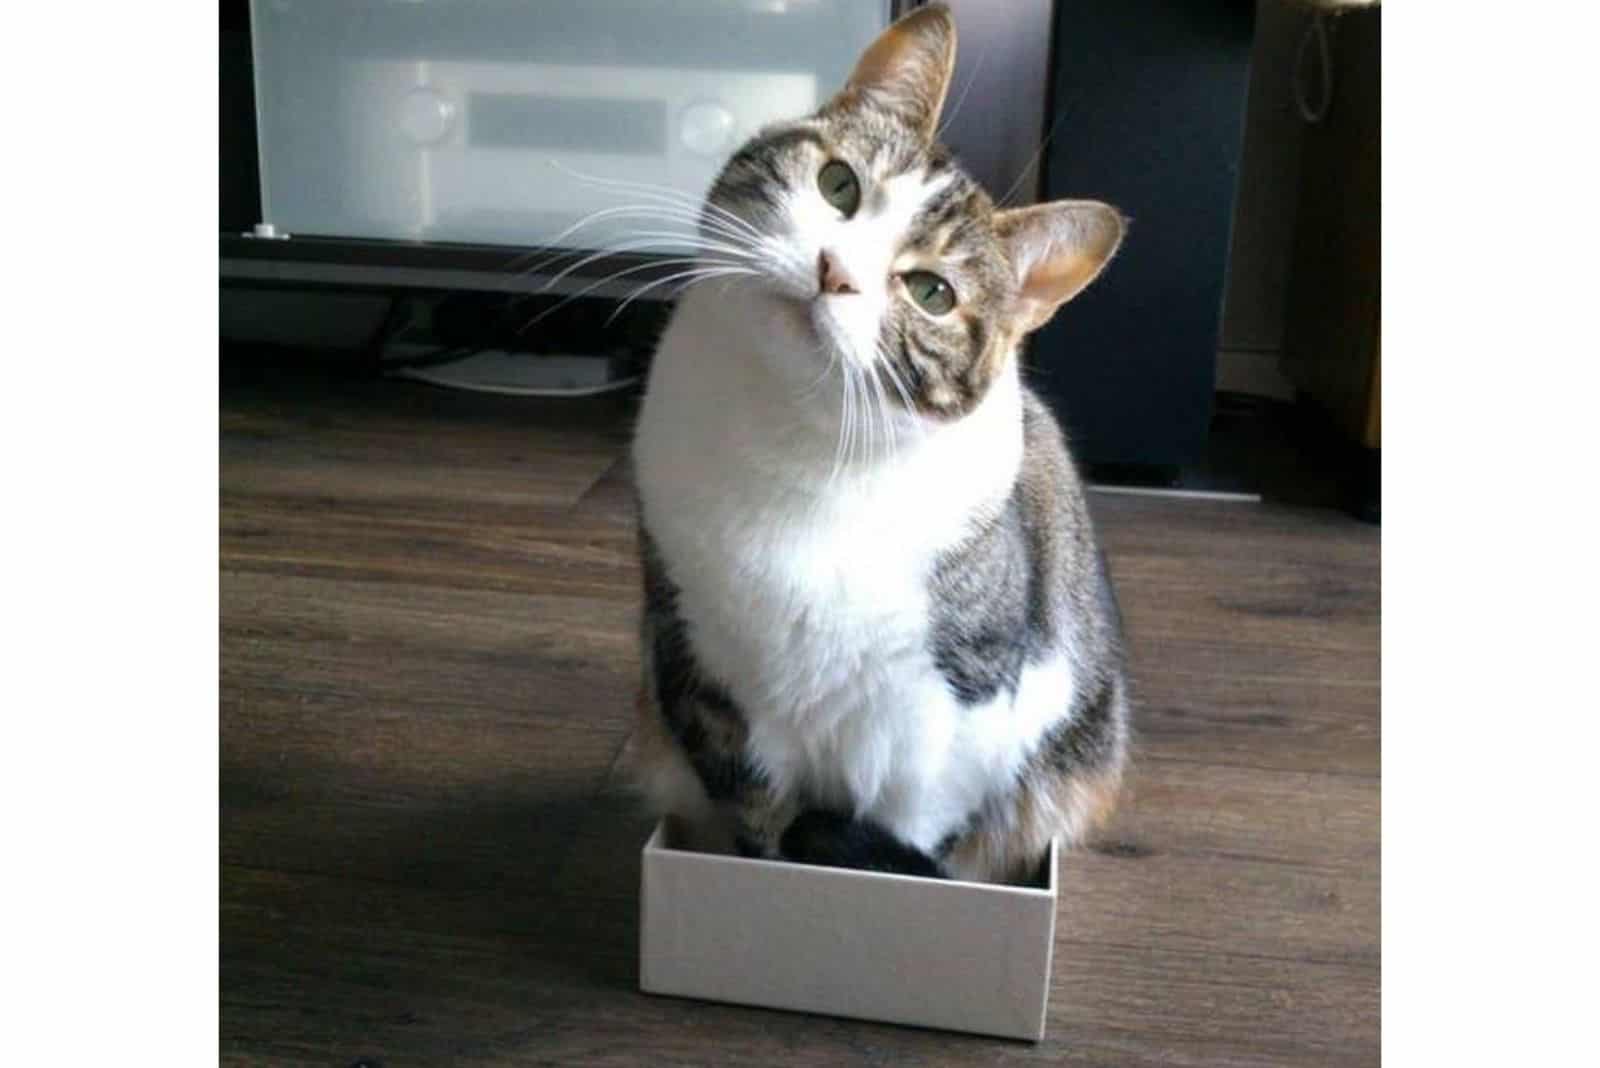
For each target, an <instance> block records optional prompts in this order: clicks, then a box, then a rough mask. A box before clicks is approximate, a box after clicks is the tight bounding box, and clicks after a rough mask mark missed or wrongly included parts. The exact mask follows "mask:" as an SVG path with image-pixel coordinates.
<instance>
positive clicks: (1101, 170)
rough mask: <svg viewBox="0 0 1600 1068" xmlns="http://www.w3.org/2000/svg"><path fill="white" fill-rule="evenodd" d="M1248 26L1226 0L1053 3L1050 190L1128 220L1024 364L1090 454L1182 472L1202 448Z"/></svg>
mask: <svg viewBox="0 0 1600 1068" xmlns="http://www.w3.org/2000/svg"><path fill="white" fill-rule="evenodd" d="M1253 23H1254V8H1253V5H1251V4H1249V3H1238V2H1218V0H1212V2H1203V0H1117V2H1115V3H1106V2H1103V0H1058V2H1057V3H1056V5H1055V27H1054V43H1053V46H1052V61H1051V76H1050V77H1051V96H1050V105H1049V109H1048V113H1047V116H1046V124H1047V131H1046V132H1047V134H1048V135H1049V137H1050V140H1049V143H1048V145H1047V147H1046V150H1045V170H1044V176H1043V183H1042V184H1043V192H1042V196H1041V199H1057V198H1062V197H1087V198H1094V199H1098V200H1106V201H1109V202H1110V203H1112V204H1115V205H1116V206H1117V207H1118V208H1120V209H1121V210H1122V212H1123V213H1124V214H1125V215H1127V216H1128V217H1129V219H1130V224H1129V229H1128V234H1127V237H1126V240H1125V241H1124V243H1123V246H1122V250H1121V253H1120V254H1119V255H1118V257H1117V259H1116V261H1115V262H1113V263H1112V264H1111V266H1110V267H1109V268H1107V270H1106V272H1105V274H1103V275H1102V276H1101V278H1100V280H1099V281H1097V282H1096V283H1095V284H1094V285H1092V286H1090V287H1089V289H1088V290H1086V291H1085V292H1084V293H1083V294H1082V295H1081V296H1079V297H1078V299H1077V300H1075V301H1073V302H1072V303H1070V304H1068V305H1067V306H1066V307H1065V308H1063V309H1062V310H1061V311H1060V313H1059V314H1058V315H1057V316H1056V319H1055V321H1054V322H1052V323H1051V324H1050V325H1048V326H1046V327H1045V328H1044V329H1042V330H1040V331H1039V333H1038V334H1037V335H1036V336H1035V338H1034V339H1033V342H1032V344H1031V347H1030V350H1029V355H1028V358H1027V359H1028V368H1029V371H1028V376H1029V380H1030V381H1031V382H1032V383H1033V384H1034V385H1035V386H1036V387H1037V388H1038V389H1039V390H1040V392H1041V393H1043V394H1044V396H1045V397H1046V399H1047V400H1049V402H1050V403H1051V405H1052V406H1053V407H1054V408H1055V410H1056V411H1057V413H1058V414H1059V415H1060V416H1061V417H1062V419H1063V421H1064V422H1065V424H1066V428H1067V433H1068V435H1069V437H1070V439H1071V440H1072V442H1073V447H1074V450H1075V452H1076V454H1077V456H1078V458H1079V459H1080V460H1081V461H1083V462H1085V463H1087V464H1091V465H1099V464H1132V465H1149V466H1153V467H1160V468H1175V467H1177V466H1179V465H1181V464H1184V463H1187V462H1189V461H1192V460H1194V459H1195V458H1196V457H1197V455H1198V454H1199V452H1200V451H1201V449H1202V448H1203V446H1204V444H1205V438H1206V428H1207V424H1208V421H1209V417H1210V412H1211V400H1212V391H1213V388H1214V379H1215V366H1216V349H1217V339H1218V329H1219V324H1220V320H1221V314H1222V295H1223V283H1224V279H1225V277H1226V273H1227V262H1228V245H1229V238H1230V233H1231V228H1232V217H1233V202H1234V191H1235V186H1236V183H1237V178H1238V174H1239V156H1240V148H1241V141H1242V134H1243V127H1244V106H1245V92H1246V88H1247V82H1248V78H1249V67H1250V43H1251V33H1252V27H1253Z"/></svg>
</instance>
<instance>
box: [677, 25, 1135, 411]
mask: <svg viewBox="0 0 1600 1068" xmlns="http://www.w3.org/2000/svg"><path fill="white" fill-rule="evenodd" d="M955 49H956V32H955V23H954V21H953V20H952V19H951V16H950V13H949V11H948V10H947V9H946V8H944V7H943V6H933V7H923V8H918V9H917V10H915V11H913V12H912V13H911V14H909V15H907V16H906V17H904V18H902V19H900V20H899V21H898V22H896V23H895V24H894V25H893V26H891V27H890V28H889V29H888V30H886V31H885V32H884V33H883V34H882V35H881V36H880V37H879V38H878V39H877V40H876V41H874V42H873V44H872V45H871V46H870V47H869V48H868V49H867V50H866V52H865V53H864V54H863V55H862V57H861V59H860V61H859V62H858V64H857V65H856V68H855V70H854V72H853V73H852V74H851V76H850V79H849V81H848V82H847V83H846V85H845V87H844V88H843V89H842V90H841V91H840V92H839V93H838V94H837V95H836V96H834V97H833V98H832V99H831V100H829V101H828V102H827V103H826V104H825V105H823V107H822V108H821V109H820V110H819V111H818V112H817V113H816V114H815V115H811V116H808V117H806V118H804V119H800V120H797V121H794V122H788V123H781V124H778V125H775V126H772V127H769V128H767V129H765V130H763V131H761V133H759V134H758V135H757V136H756V137H755V138H753V139H752V140H751V141H750V142H749V143H748V144H746V145H745V146H743V147H742V148H741V149H740V150H739V151H738V152H737V153H735V154H734V156H733V157H732V159H731V160H730V161H729V162H728V164H727V166H726V167H725V168H724V170H723V171H722V173H721V175H720V176H719V177H718V179H717V181H716V183H715V184H714V185H713V187H712V190H711V193H710V196H709V198H708V201H707V206H706V209H705V214H704V215H703V217H702V218H703V222H702V229H703V232H704V233H705V235H706V238H707V240H708V241H709V242H722V243H724V244H725V245H728V246H731V245H741V246H749V245H753V247H754V254H753V255H752V256H751V257H750V261H751V265H752V266H753V267H754V269H755V270H756V271H757V272H758V279H757V281H756V282H755V283H754V285H755V288H756V290H757V292H758V293H759V294H760V299H761V300H763V301H764V302H765V303H766V304H767V305H769V307H768V309H767V310H768V311H769V312H770V313H771V314H772V324H773V325H772V328H773V329H774V330H776V331H778V332H780V334H788V335H789V336H788V337H787V338H784V340H785V341H787V342H788V344H785V345H781V346H775V348H776V349H778V350H779V351H777V352H776V358H780V359H793V358H794V354H795V353H802V354H807V355H810V354H815V356H816V358H817V361H818V362H817V363H816V364H815V365H814V366H812V367H810V368H807V369H800V370H801V371H802V373H804V372H805V371H809V373H810V377H811V378H813V379H814V378H815V377H816V373H817V371H818V370H820V368H821V367H822V366H825V365H826V363H827V361H829V360H831V359H839V360H844V361H850V363H851V365H852V367H853V368H856V369H859V370H862V371H866V372H868V373H871V374H878V375H881V376H883V377H884V378H886V379H887V380H888V381H889V382H890V383H892V384H894V385H895V386H896V387H897V388H896V389H893V390H889V391H888V395H889V396H892V397H894V398H896V400H897V402H898V403H900V404H902V405H905V404H906V403H907V401H909V407H910V408H911V409H912V410H913V411H915V412H917V413H919V414H921V415H923V416H927V417H932V418H938V419H949V418H954V417H957V416H960V415H961V414H964V413H965V412H967V411H970V410H971V409H972V407H973V406H975V405H976V404H977V403H978V402H979V401H980V400H981V399H982V397H983V396H984V395H985V393H986V392H987V391H988V388H989V385H990V384H991V383H992V382H993V381H994V380H995V378H996V376H997V375H998V374H999V373H1000V372H1001V371H1002V370H1003V369H1004V368H1005V367H1006V366H1007V364H1008V362H1009V361H1010V359H1011V358H1012V355H1013V353H1014V352H1015V350H1016V346H1017V344H1018V342H1019V341H1020V340H1021V339H1022V338H1023V337H1024V336H1025V335H1026V334H1027V333H1028V332H1030V331H1032V330H1034V329H1036V328H1038V327H1039V326H1042V325H1043V324H1044V323H1045V322H1046V321H1048V320H1049V318H1050V317H1051V316H1052V315H1053V314H1054V313H1055V310H1056V309H1057V308H1058V307H1060V305H1061V304H1062V303H1064V302H1065V301H1067V300H1069V299H1071V298H1072V297H1073V296H1074V295H1075V294H1076V293H1078V292H1079V291H1080V290H1081V289H1083V287H1084V286H1086V285H1088V284H1089V282H1091V281H1092V280H1093V279H1094V277H1095V276H1096V275H1097V274H1099V272H1100V269H1101V268H1102V267H1104V266H1105V264H1106V262H1107V261H1108V260H1109V259H1110V258H1111V256H1112V254H1113V253H1114V252H1115V251H1116V248H1117V245H1118V243H1119V242H1120V241H1121V239H1122V231H1123V221H1122V217H1121V215H1120V214H1118V212H1117V211H1116V210H1115V209H1113V208H1110V207H1108V206H1106V205H1104V204H1100V203H1097V202H1094V201H1057V202H1054V203H1050V204H1040V205H1034V206H1031V207H1024V208H1017V209H1013V210H999V209H997V208H996V207H995V206H994V203H993V201H991V199H990V198H989V196H988V194H986V193H985V192H984V191H983V190H982V189H981V188H980V187H979V186H978V184H977V183H976V182H974V181H973V180H972V179H971V178H970V177H969V176H968V175H967V174H966V173H965V172H964V171H963V170H962V169H961V167H960V166H959V165H958V164H957V163H956V162H955V160H954V159H953V158H952V156H951V154H950V152H949V150H948V149H946V148H945V147H944V146H943V145H941V144H939V143H938V140H937V137H936V133H937V128H938V122H939V116H940V111H941V109H942V107H943V105H944V100H945V95H946V93H947V91H948V90H949V87H950V75H951V70H952V68H953V66H954V63H955ZM885 367H886V368H887V369H886V370H885ZM797 377H799V376H797Z"/></svg>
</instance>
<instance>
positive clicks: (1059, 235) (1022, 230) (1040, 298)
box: [997, 201, 1122, 330]
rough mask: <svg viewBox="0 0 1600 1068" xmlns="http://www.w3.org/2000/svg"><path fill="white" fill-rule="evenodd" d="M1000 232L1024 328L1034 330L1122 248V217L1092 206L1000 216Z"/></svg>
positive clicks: (1042, 207) (1045, 207)
mask: <svg viewBox="0 0 1600 1068" xmlns="http://www.w3.org/2000/svg"><path fill="white" fill-rule="evenodd" d="M997 222H998V226H999V229H1000V232H1001V234H1002V235H1004V236H1005V238H1006V240H1007V241H1008V242H1009V244H1010V246H1011V249H1012V261H1013V262H1014V263H1016V264H1018V266H1019V267H1020V268H1021V270H1022V278H1021V283H1022V290H1021V294H1020V297H1021V300H1020V301H1019V303H1020V305H1021V307H1020V308H1019V313H1020V315H1021V316H1022V318H1023V320H1024V322H1023V328H1024V329H1026V330H1035V329H1038V328H1039V327H1040V326H1043V325H1044V323H1045V322H1046V321H1047V320H1049V318H1050V316H1052V315H1054V314H1055V310H1056V309H1057V308H1058V307H1060V306H1061V305H1062V304H1064V303H1066V302H1067V301H1069V300H1071V299H1072V298H1073V297H1075V296H1077V295H1078V293H1079V292H1080V291H1081V290H1082V289H1083V288H1084V287H1085V286H1087V285H1088V284H1089V283H1090V282H1092V281H1094V279H1095V277H1096V276H1097V275H1098V274H1099V273H1100V271H1101V269H1103V268H1104V267H1105V265H1106V263H1107V261H1109V260H1110V259H1111V257H1112V255H1113V254H1114V253H1115V252H1116V250H1117V246H1118V245H1119V244H1121V242H1122V216H1121V215H1120V214H1118V212H1117V211H1116V209H1115V208H1112V207H1109V206H1108V205H1105V204H1101V203H1098V202H1096V201H1058V202H1055V203H1051V204H1038V205H1034V206H1033V207H1028V208H1018V209H1015V210H1013V211H1009V212H1004V213H1002V215H1001V217H1000V218H999V219H998V220H997Z"/></svg>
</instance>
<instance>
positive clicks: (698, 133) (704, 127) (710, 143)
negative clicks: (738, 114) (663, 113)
mask: <svg viewBox="0 0 1600 1068" xmlns="http://www.w3.org/2000/svg"><path fill="white" fill-rule="evenodd" d="M733 125H734V123H733V114H732V113H731V112H729V111H728V109H727V108H725V107H723V106H722V105H721V104H718V103H716V102H715V101H711V100H704V101H701V102H700V103H698V104H690V105H689V106H688V107H686V108H684V109H683V115H682V116H681V117H680V118H679V120H678V140H680V141H682V142H683V147H684V148H687V149H688V150H689V151H690V152H695V153H698V154H699V155H702V156H714V155H716V154H717V153H718V152H720V151H722V150H723V149H724V148H726V147H727V145H728V141H729V140H730V139H731V138H732V136H733Z"/></svg>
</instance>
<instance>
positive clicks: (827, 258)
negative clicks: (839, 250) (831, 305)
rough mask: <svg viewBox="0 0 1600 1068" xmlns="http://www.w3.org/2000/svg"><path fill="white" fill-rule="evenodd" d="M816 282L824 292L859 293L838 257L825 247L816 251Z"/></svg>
mask: <svg viewBox="0 0 1600 1068" xmlns="http://www.w3.org/2000/svg"><path fill="white" fill-rule="evenodd" d="M817 284H818V286H819V287H820V288H821V291H822V292H824V293H834V294H844V293H859V292H861V290H859V289H857V288H856V283H855V280H854V279H852V278H851V277H850V275H849V274H847V273H846V272H845V269H844V266H843V265H842V264H840V263H839V257H838V256H837V255H835V254H834V253H832V252H829V251H828V250H827V249H823V250H822V251H821V252H819V253H817Z"/></svg>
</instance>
